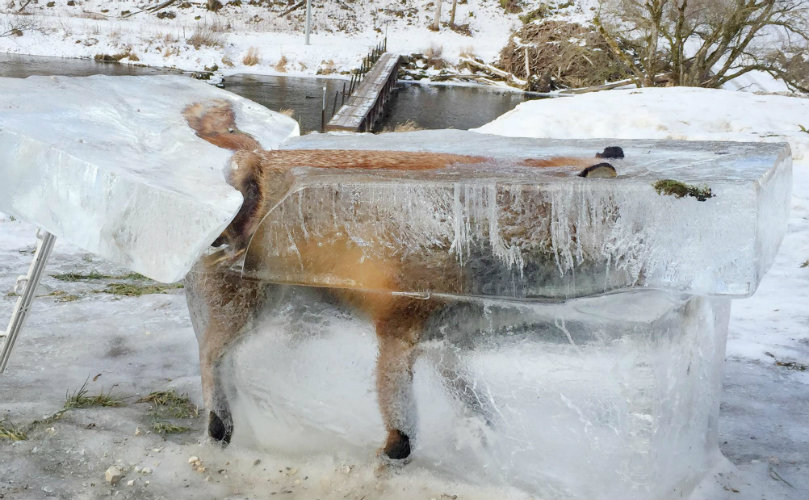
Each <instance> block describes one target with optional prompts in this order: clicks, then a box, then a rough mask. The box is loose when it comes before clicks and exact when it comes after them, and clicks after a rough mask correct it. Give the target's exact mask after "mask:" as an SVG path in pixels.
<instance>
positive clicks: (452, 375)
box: [436, 347, 497, 426]
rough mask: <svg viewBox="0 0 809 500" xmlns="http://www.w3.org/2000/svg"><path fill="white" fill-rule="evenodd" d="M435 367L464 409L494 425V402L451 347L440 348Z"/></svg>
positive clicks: (495, 413)
mask: <svg viewBox="0 0 809 500" xmlns="http://www.w3.org/2000/svg"><path fill="white" fill-rule="evenodd" d="M436 369H437V370H438V372H439V374H440V375H441V378H442V380H443V383H444V385H445V386H446V388H447V389H448V390H449V392H450V393H451V394H452V395H453V396H454V397H456V398H457V399H458V400H459V401H460V402H461V403H462V404H463V407H464V409H465V410H468V412H471V413H472V414H474V415H477V416H479V417H480V418H482V419H483V420H484V421H485V422H486V425H489V426H493V425H494V423H495V421H496V415H497V411H496V410H495V407H494V404H493V403H492V401H491V399H490V398H489V397H488V396H487V395H486V394H484V393H483V387H479V386H478V384H477V382H476V380H475V379H474V377H473V376H472V374H471V373H469V369H468V368H467V367H466V366H465V364H464V362H463V360H462V359H461V357H460V356H459V355H458V353H457V352H456V351H455V350H453V349H452V348H451V347H448V348H445V349H442V350H441V353H440V355H439V358H438V359H437V360H436Z"/></svg>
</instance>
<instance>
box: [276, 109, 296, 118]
mask: <svg viewBox="0 0 809 500" xmlns="http://www.w3.org/2000/svg"><path fill="white" fill-rule="evenodd" d="M278 112H279V113H281V114H282V115H284V116H288V117H290V118H292V117H293V116H295V110H294V109H292V108H284V109H279V110H278Z"/></svg>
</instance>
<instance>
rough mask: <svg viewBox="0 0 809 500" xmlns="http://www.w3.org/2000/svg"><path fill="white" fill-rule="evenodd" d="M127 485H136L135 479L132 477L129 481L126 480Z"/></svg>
mask: <svg viewBox="0 0 809 500" xmlns="http://www.w3.org/2000/svg"><path fill="white" fill-rule="evenodd" d="M126 485H127V486H135V480H134V479H130V480H129V481H127V482H126Z"/></svg>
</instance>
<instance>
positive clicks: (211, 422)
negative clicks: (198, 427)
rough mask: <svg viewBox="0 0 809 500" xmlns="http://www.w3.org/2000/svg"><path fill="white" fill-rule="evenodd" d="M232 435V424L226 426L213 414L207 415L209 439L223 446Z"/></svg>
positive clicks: (228, 441)
mask: <svg viewBox="0 0 809 500" xmlns="http://www.w3.org/2000/svg"><path fill="white" fill-rule="evenodd" d="M232 434H233V424H230V425H228V424H226V423H225V422H224V421H222V419H221V418H219V415H217V414H216V413H214V412H210V413H209V414H208V435H209V436H211V439H214V440H216V441H219V442H220V443H222V444H223V445H226V444H229V443H230V436H231V435H232Z"/></svg>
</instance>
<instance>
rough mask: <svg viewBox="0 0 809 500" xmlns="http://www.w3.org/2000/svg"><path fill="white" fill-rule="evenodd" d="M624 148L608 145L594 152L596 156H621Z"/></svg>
mask: <svg viewBox="0 0 809 500" xmlns="http://www.w3.org/2000/svg"><path fill="white" fill-rule="evenodd" d="M623 157H624V150H623V149H621V148H620V147H618V146H609V147H606V148H604V151H602V152H600V153H596V158H623Z"/></svg>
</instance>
